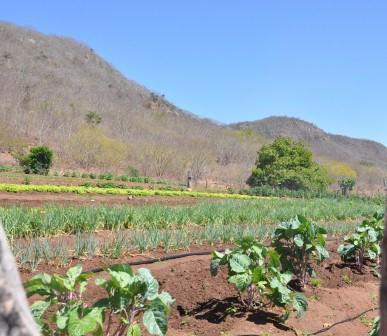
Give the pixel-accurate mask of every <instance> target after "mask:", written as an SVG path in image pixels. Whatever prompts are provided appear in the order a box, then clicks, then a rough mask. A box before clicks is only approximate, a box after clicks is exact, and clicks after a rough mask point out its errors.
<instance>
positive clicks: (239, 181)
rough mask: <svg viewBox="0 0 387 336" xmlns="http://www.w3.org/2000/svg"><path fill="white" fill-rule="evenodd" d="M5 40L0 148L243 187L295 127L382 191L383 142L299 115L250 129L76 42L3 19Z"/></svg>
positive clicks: (0, 34)
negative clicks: (149, 85) (188, 106)
mask: <svg viewBox="0 0 387 336" xmlns="http://www.w3.org/2000/svg"><path fill="white" fill-rule="evenodd" d="M0 45H1V48H0V87H1V90H0V151H3V152H8V151H10V150H15V149H18V148H20V147H21V146H23V145H26V144H27V145H29V144H34V145H40V144H46V145H49V146H50V147H52V148H53V149H54V151H55V153H56V156H57V158H56V165H57V168H59V169H60V168H73V169H78V168H82V169H86V170H89V169H97V170H111V171H113V172H118V171H122V170H123V169H125V168H126V167H128V166H133V167H135V168H137V169H138V170H139V171H140V174H141V175H143V176H154V177H163V178H173V179H182V178H183V177H185V175H186V172H187V170H191V172H192V174H193V177H194V179H195V180H202V181H204V180H206V181H208V182H209V183H210V182H211V181H217V182H218V183H221V184H223V185H228V184H233V185H236V186H242V185H243V184H244V182H245V180H246V178H247V177H248V176H249V173H250V172H251V169H252V167H253V165H254V161H255V157H256V151H257V150H258V149H259V147H260V146H261V145H262V144H263V143H264V142H266V141H267V140H266V139H271V138H273V137H274V136H276V135H279V134H284V133H285V135H287V134H286V132H290V133H291V134H288V135H290V136H292V137H296V138H302V139H303V140H305V141H306V142H307V143H308V144H309V145H311V147H312V149H313V151H314V153H315V154H317V156H318V158H319V160H320V161H322V162H324V163H326V164H328V165H329V164H330V163H331V162H332V161H333V160H334V162H336V161H338V162H344V163H345V164H348V165H349V166H350V167H349V168H350V169H352V170H354V171H355V172H356V174H357V176H358V179H359V182H360V183H359V186H360V188H361V189H370V190H377V188H378V187H379V186H380V185H381V177H382V176H383V175H385V174H386V170H387V163H386V157H387V149H386V148H385V147H384V146H383V145H380V144H377V143H374V142H370V141H363V140H355V139H350V138H346V137H339V136H333V135H329V134H326V133H324V132H323V131H321V130H319V129H317V128H316V127H314V126H313V125H309V124H306V123H304V122H302V121H299V120H295V119H282V118H271V119H266V120H264V121H260V122H257V123H254V124H252V125H250V124H248V128H247V129H246V128H245V127H242V129H241V127H237V126H235V128H237V129H233V128H229V127H226V126H222V125H219V124H216V123H215V122H212V121H210V120H206V119H200V118H198V117H196V116H194V115H192V114H190V113H188V112H186V111H183V110H181V109H179V108H177V107H176V106H174V105H173V104H171V103H170V102H168V101H167V100H166V99H165V98H164V96H163V95H159V94H155V93H153V92H150V91H149V90H147V89H146V88H144V87H142V86H140V85H138V84H137V83H135V82H133V81H130V80H127V79H126V78H124V77H123V76H122V75H121V74H120V73H119V72H118V71H116V70H115V69H114V68H113V67H112V66H111V65H110V64H108V63H107V62H106V61H104V60H103V59H101V58H100V57H99V56H98V55H96V53H95V52H94V51H93V49H91V48H89V47H87V46H85V45H82V44H80V43H78V42H76V41H73V40H71V39H67V38H63V37H58V36H46V35H43V34H40V33H37V32H35V31H33V30H29V29H25V28H19V27H17V26H14V25H11V24H6V23H0ZM90 112H95V113H96V114H98V115H100V116H101V117H102V123H101V124H100V125H98V127H95V128H93V127H90V126H89V125H87V124H86V122H85V115H86V114H87V113H90ZM284 128H285V129H284ZM0 164H2V161H0Z"/></svg>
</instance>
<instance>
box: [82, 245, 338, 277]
mask: <svg viewBox="0 0 387 336" xmlns="http://www.w3.org/2000/svg"><path fill="white" fill-rule="evenodd" d="M326 241H328V242H329V241H336V239H335V238H331V239H327V240H326ZM217 251H218V252H224V251H225V249H220V250H217ZM211 253H212V250H211V251H202V252H187V253H180V254H172V255H169V256H164V257H159V258H151V259H148V260H137V261H132V262H129V263H127V264H128V265H130V266H139V265H149V264H154V263H157V262H161V261H167V260H174V259H180V258H187V257H194V256H205V255H210V254H211ZM105 269H106V268H102V267H101V268H95V269H93V270H91V271H89V273H100V272H103V271H104V270H105Z"/></svg>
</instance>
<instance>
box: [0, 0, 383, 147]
mask: <svg viewBox="0 0 387 336" xmlns="http://www.w3.org/2000/svg"><path fill="white" fill-rule="evenodd" d="M386 15H387V1H385V0H380V1H373V0H367V1H364V0H340V1H338V0H315V1H311V0H283V1H276V0H265V1H264V0H238V1H235V0H233V1H232V0H211V1H210V0H191V1H182V0H164V1H159V0H153V1H150V0H137V1H131V0H127V1H124V0H116V1H113V0H112V1H100V0H99V1H98V0H94V1H89V0H82V1H76V0H66V1H64V0H62V1H53V0H51V1H43V0H34V1H29V0H25V1H18V0H13V1H2V4H1V11H0V20H4V21H8V22H13V23H15V24H18V25H22V26H28V27H33V28H35V29H37V30H39V31H42V32H44V33H52V34H57V35H63V36H69V37H73V38H75V39H77V40H79V41H81V42H84V43H86V44H87V45H89V46H90V47H92V48H94V49H95V50H96V52H97V53H99V54H100V55H101V56H102V57H104V58H105V59H106V60H107V61H109V62H110V63H111V64H113V65H114V66H115V67H116V68H117V69H118V70H120V71H121V72H122V73H123V74H124V75H125V76H126V77H128V78H130V79H133V80H135V81H137V82H139V83H140V84H143V85H145V86H146V87H148V88H150V89H151V90H154V91H156V92H159V93H162V94H165V95H166V97H167V98H168V99H169V100H171V101H172V102H173V103H175V104H176V105H178V106H179V107H181V108H184V109H186V110H189V111H191V112H193V113H195V114H197V115H200V116H203V117H208V118H211V119H215V120H218V121H220V122H224V123H228V122H236V121H244V120H256V119H261V118H264V117H267V116H271V115H288V116H295V117H299V118H302V119H305V120H307V121H310V122H313V123H315V124H316V125H317V126H319V127H321V128H323V129H325V130H326V131H329V132H333V133H339V134H344V135H349V136H353V137H360V138H369V139H373V140H377V141H380V142H382V143H384V144H385V145H387V19H386Z"/></svg>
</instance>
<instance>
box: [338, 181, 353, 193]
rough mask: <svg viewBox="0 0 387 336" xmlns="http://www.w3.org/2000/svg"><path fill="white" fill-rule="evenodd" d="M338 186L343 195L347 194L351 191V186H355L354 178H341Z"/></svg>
mask: <svg viewBox="0 0 387 336" xmlns="http://www.w3.org/2000/svg"><path fill="white" fill-rule="evenodd" d="M338 183H339V187H340V189H341V193H342V195H343V196H347V195H348V194H349V192H350V191H352V189H353V187H354V186H355V183H356V181H355V179H354V178H349V177H347V178H342V179H341V180H339V182H338Z"/></svg>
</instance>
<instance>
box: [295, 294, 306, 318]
mask: <svg viewBox="0 0 387 336" xmlns="http://www.w3.org/2000/svg"><path fill="white" fill-rule="evenodd" d="M293 307H294V309H295V310H296V311H297V316H298V317H301V316H303V315H304V314H305V312H306V310H307V309H308V300H307V299H306V297H305V295H304V294H302V293H298V292H296V293H295V295H294V299H293Z"/></svg>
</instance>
